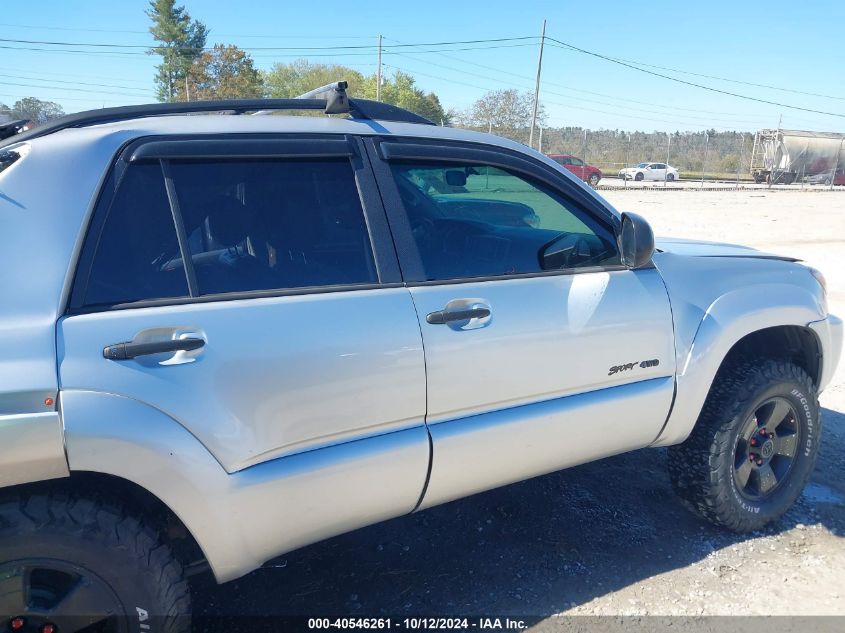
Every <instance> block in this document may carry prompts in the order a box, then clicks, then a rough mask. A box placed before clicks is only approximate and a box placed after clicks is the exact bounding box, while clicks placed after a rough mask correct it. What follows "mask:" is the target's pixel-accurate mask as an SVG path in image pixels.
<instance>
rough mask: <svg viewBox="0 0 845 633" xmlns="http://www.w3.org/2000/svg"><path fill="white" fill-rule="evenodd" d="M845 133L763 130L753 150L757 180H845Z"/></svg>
mask: <svg viewBox="0 0 845 633" xmlns="http://www.w3.org/2000/svg"><path fill="white" fill-rule="evenodd" d="M843 171H845V134H838V133H835V132H805V131H803V130H760V131H759V132H757V134H755V136H754V147H753V149H752V150H751V175H752V176H753V177H754V180H755V182H758V183H759V182H771V183H773V184H789V183H793V182H798V181H801V180H804V181H808V182H814V183H817V184H825V185H830V184H831V183H833V184H837V185H839V184H845V174H843Z"/></svg>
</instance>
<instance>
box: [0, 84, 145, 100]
mask: <svg viewBox="0 0 845 633" xmlns="http://www.w3.org/2000/svg"><path fill="white" fill-rule="evenodd" d="M0 86H14V87H16V88H40V89H42V90H43V89H48V90H69V91H71V92H88V93H91V94H98V95H118V96H128V97H138V98H141V97H143V96H144V95H139V94H134V95H127V94H126V93H123V92H111V91H109V90H88V89H86V88H64V87H59V86H38V85H33V84H19V83H13V82H10V81H0Z"/></svg>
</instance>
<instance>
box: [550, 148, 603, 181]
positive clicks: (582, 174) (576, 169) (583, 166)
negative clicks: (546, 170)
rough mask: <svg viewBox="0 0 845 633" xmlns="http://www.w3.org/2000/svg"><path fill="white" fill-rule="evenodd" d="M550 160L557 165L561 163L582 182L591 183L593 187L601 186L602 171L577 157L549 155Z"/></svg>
mask: <svg viewBox="0 0 845 633" xmlns="http://www.w3.org/2000/svg"><path fill="white" fill-rule="evenodd" d="M549 158H551V159H552V160H553V161H555V162H556V163H560V164H561V165H563V166H564V167H566V168H567V169H568V170H569V171H571V172H572V173H573V174H575V175H576V176H578V177H579V178H580V179H581V180H583V181H584V182H588V183H590V184H591V185H592V186H593V187H595V186H596V185H597V184H599V180H601V179H602V173H601V169H599V168H598V167H593V166H592V165H588V164H587V163H585V162H584V161H583V160H581V159H580V158H578V157H577V156H572V155H570V154H549Z"/></svg>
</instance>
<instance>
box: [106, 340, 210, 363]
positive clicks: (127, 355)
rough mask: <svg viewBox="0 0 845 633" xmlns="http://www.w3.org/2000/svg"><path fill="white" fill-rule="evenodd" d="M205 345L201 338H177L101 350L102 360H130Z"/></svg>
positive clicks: (119, 345)
mask: <svg viewBox="0 0 845 633" xmlns="http://www.w3.org/2000/svg"><path fill="white" fill-rule="evenodd" d="M204 345H205V341H204V340H202V339H201V338H177V339H170V340H166V341H151V342H148V343H133V342H132V341H129V342H127V343H115V344H114V345H108V346H107V347H104V348H103V358H107V359H109V360H131V359H133V358H135V357H137V356H149V355H150V354H163V353H166V352H189V351H191V350H195V349H199V348H201V347H203V346H204Z"/></svg>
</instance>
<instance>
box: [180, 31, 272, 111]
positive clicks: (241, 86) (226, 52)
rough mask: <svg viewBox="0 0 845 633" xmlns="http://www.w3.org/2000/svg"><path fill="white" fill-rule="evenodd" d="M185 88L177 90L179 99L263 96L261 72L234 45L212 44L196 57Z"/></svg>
mask: <svg viewBox="0 0 845 633" xmlns="http://www.w3.org/2000/svg"><path fill="white" fill-rule="evenodd" d="M185 83H186V84H187V87H188V90H189V93H190V94H186V93H185V86H184V85H183V86H182V87H181V89H180V88H178V87H177V92H176V96H177V97H178V98H179V99H180V100H185V101H187V99H188V97H190V98H191V100H194V101H197V100H207V99H246V98H249V97H260V96H263V94H264V83H263V81H262V79H261V73H259V72H258V70H257V69H256V68H255V65H254V64H253V61H252V58H251V57H250V56H249V55H248V54H247V53H246V52H244V51H242V50H241V49H240V48H238V47H237V46H232V45H229V46H224V45H223V44H215V45H214V47H213V48H212V49H210V50H207V51H205V52H204V53H203V54H202V55H200V56H199V58H197V59H196V60H195V61H194V63H193V64H192V65H191V67H190V68H189V69H188V75H187V81H186V82H185Z"/></svg>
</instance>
